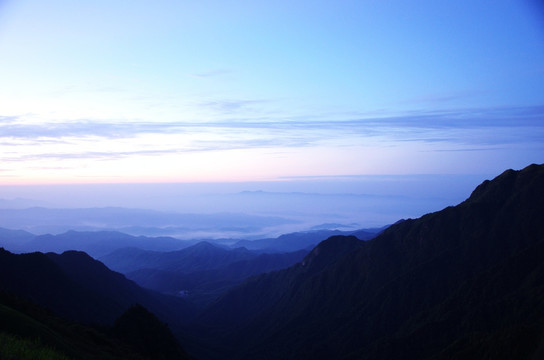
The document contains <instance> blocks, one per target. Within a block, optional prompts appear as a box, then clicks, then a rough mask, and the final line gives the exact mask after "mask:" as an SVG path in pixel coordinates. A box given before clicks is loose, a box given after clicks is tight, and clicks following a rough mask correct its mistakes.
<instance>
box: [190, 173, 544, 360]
mask: <svg viewBox="0 0 544 360" xmlns="http://www.w3.org/2000/svg"><path fill="white" fill-rule="evenodd" d="M543 330H544V166H542V165H539V166H538V165H531V166H529V167H527V168H525V169H523V170H521V171H513V170H508V171H506V172H504V173H503V174H501V175H500V176H498V177H497V178H495V179H494V180H492V181H486V182H484V183H482V184H481V185H480V186H478V187H477V188H476V189H475V190H474V192H473V193H472V195H471V196H470V198H468V199H467V200H466V201H464V202H463V203H461V204H459V205H457V206H455V207H448V208H446V209H444V210H442V211H439V212H436V213H432V214H428V215H425V216H423V217H421V218H419V219H416V220H406V221H403V222H401V223H399V224H396V225H394V226H391V227H390V228H388V229H387V230H386V231H385V232H384V233H383V234H381V235H380V236H378V237H377V238H375V239H373V240H370V241H368V242H354V239H352V238H342V237H335V238H331V239H329V240H327V241H325V242H324V243H321V244H320V245H319V246H318V247H317V248H315V249H314V250H313V251H312V252H311V253H310V254H309V255H308V256H307V257H306V258H305V259H304V260H303V261H302V262H301V263H300V264H297V265H295V266H293V267H291V268H289V269H287V270H283V271H279V272H276V273H272V274H266V275H262V276H260V277H257V278H254V279H252V280H250V281H248V282H246V283H244V284H243V285H241V286H239V287H237V288H235V289H233V290H231V291H230V292H228V293H226V294H225V295H224V296H222V297H221V298H220V299H218V301H217V302H215V303H214V304H212V305H211V306H210V307H209V308H207V309H206V310H205V311H203V312H202V313H201V315H200V316H199V318H198V319H197V320H196V321H195V322H194V327H193V330H192V331H193V334H195V345H194V349H193V351H194V352H195V353H197V354H198V355H199V356H200V357H201V358H210V359H213V358H236V359H250V358H260V359H279V358H281V359H310V358H311V359H329V358H336V359H394V358H399V359H400V358H402V359H452V358H455V359H474V358H489V359H513V358H516V359H537V358H541V356H542V355H543V354H544V352H543V351H544V332H543ZM198 339H207V340H206V342H201V343H200V346H199V343H198Z"/></svg>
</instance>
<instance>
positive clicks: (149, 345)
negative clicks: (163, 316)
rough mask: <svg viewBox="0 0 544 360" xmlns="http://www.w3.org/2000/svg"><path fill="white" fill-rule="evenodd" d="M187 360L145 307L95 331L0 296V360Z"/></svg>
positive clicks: (165, 328)
mask: <svg viewBox="0 0 544 360" xmlns="http://www.w3.org/2000/svg"><path fill="white" fill-rule="evenodd" d="M188 358H189V356H188V355H187V354H186V353H185V352H184V350H183V349H182V348H181V347H180V345H179V344H178V343H177V341H176V340H175V339H174V337H173V335H172V333H171V332H170V330H169V329H168V327H167V326H166V325H165V324H164V323H162V322H160V321H159V320H158V319H157V318H156V317H155V316H154V315H153V314H151V313H149V312H148V311H147V310H146V309H144V308H143V307H141V306H134V307H131V308H130V309H129V310H127V311H126V312H125V313H123V314H122V315H121V316H120V317H119V318H118V319H117V321H116V322H115V325H114V326H112V327H107V326H100V327H91V326H89V325H84V324H79V323H75V322H72V321H68V320H66V319H63V318H60V317H58V316H56V315H55V314H53V313H51V312H50V311H47V310H45V309H43V308H41V307H39V306H37V305H35V304H33V303H30V302H28V301H25V300H23V299H21V298H18V297H15V296H13V295H9V294H6V293H2V292H0V359H20V360H26V359H28V360H34V359H89V360H91V359H93V360H94V359H105V360H106V359H110V360H117V359H118V360H120V359H135V360H136V359H142V360H143V359H172V360H173V359H180V360H181V359H188Z"/></svg>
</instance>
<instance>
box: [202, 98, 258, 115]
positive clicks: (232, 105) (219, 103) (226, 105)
mask: <svg viewBox="0 0 544 360" xmlns="http://www.w3.org/2000/svg"><path fill="white" fill-rule="evenodd" d="M264 102H267V101H266V100H213V101H206V102H203V103H201V104H200V106H201V107H204V108H207V109H211V110H215V111H218V112H222V113H232V112H234V111H237V110H241V109H247V108H248V107H251V106H252V105H257V104H262V103H264Z"/></svg>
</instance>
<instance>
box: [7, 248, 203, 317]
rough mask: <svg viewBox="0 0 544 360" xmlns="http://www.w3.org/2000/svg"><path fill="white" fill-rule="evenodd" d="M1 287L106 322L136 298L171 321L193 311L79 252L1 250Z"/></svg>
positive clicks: (182, 302) (68, 314) (63, 312)
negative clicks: (20, 252) (144, 287)
mask: <svg viewBox="0 0 544 360" xmlns="http://www.w3.org/2000/svg"><path fill="white" fill-rule="evenodd" d="M0 290H2V291H6V292H9V293H13V294H16V295H17V296H20V297H23V298H25V299H29V300H31V301H33V302H35V303H36V304H39V305H41V306H44V307H46V308H48V309H50V310H52V311H54V312H55V313H57V314H60V315H62V316H64V317H66V318H69V319H73V320H76V321H81V322H85V323H102V324H111V323H113V321H114V320H115V319H116V318H117V317H118V316H119V315H120V314H121V313H122V312H123V311H125V310H126V309H127V308H128V307H129V306H130V305H132V304H135V303H139V304H141V305H143V306H145V307H146V308H148V309H149V310H151V311H152V312H153V313H155V314H156V315H157V316H159V317H160V318H161V319H162V320H163V321H168V322H170V323H172V324H174V325H175V324H179V323H180V322H182V321H186V320H187V319H189V318H190V317H191V316H192V314H193V313H194V308H193V307H192V306H191V305H190V304H189V303H187V302H186V301H185V300H183V299H179V298H175V297H169V296H166V295H162V294H158V293H154V292H152V291H149V290H145V289H142V288H140V287H139V286H138V285H136V284H135V283H134V282H132V281H130V280H128V279H126V278H125V276H124V275H122V274H119V273H116V272H113V271H111V270H109V269H108V268H107V267H106V266H104V264H102V263H101V262H99V261H97V260H94V259H93V258H91V257H90V256H89V255H87V254H85V253H83V252H78V251H68V252H65V253H63V254H61V255H59V254H54V253H48V254H43V253H39V252H35V253H29V254H20V255H17V254H12V253H10V252H8V251H6V250H4V249H0Z"/></svg>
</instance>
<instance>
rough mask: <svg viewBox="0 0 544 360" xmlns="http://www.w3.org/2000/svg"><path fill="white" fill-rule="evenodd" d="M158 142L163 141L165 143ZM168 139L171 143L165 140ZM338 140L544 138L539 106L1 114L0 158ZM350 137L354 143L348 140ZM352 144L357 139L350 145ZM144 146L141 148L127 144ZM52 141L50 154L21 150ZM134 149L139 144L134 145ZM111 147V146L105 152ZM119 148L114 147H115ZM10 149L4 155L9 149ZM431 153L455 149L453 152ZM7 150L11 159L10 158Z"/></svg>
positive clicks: (479, 146)
mask: <svg viewBox="0 0 544 360" xmlns="http://www.w3.org/2000/svg"><path fill="white" fill-rule="evenodd" d="M258 102H259V101H254V100H252V101H224V102H219V101H216V102H210V103H208V104H205V105H206V106H210V107H217V108H219V109H223V110H224V111H226V112H228V111H229V109H239V108H241V107H245V106H251V105H254V104H257V103H258ZM165 137H168V139H170V140H169V141H170V142H168V143H164V139H165ZM172 139H173V140H172ZM344 139H351V140H352V141H359V142H364V141H367V140H369V139H375V140H376V141H378V140H379V141H382V143H383V146H385V145H386V144H387V143H391V142H424V143H441V142H443V143H445V142H449V143H456V144H459V145H461V146H463V151H484V150H485V149H495V148H496V147H500V146H502V145H504V144H513V143H523V142H527V141H531V142H542V141H543V139H544V106H533V107H515V108H488V109H468V110H452V111H441V112H424V111H421V112H412V113H408V114H404V115H401V116H389V117H386V116H382V117H367V118H347V119H345V118H344V119H335V118H333V117H330V118H329V119H328V120H327V118H324V117H321V118H320V117H315V118H314V117H311V116H306V117H283V118H282V117H271V116H270V117H266V116H261V117H254V118H251V117H246V118H236V117H234V116H231V117H230V118H221V119H219V120H209V121H202V122H198V121H184V122H151V121H150V122H142V121H138V122H123V121H110V122H106V121H94V120H92V119H80V120H75V121H71V122H70V121H68V122H49V123H48V122H41V123H40V122H37V121H36V120H35V119H34V118H31V119H26V117H25V116H3V117H2V116H0V146H2V147H4V151H3V153H2V156H1V158H2V161H21V160H31V159H37V158H40V159H85V158H92V159H110V158H122V157H133V156H154V155H163V154H175V153H183V152H195V151H201V152H205V151H217V150H231V149H253V148H273V147H276V148H278V147H291V148H294V147H306V146H315V145H319V144H321V143H322V142H329V143H330V142H331V141H332V142H333V143H334V142H336V144H337V146H341V145H342V141H343V140H344ZM354 139H355V140H354ZM357 139H359V140H357ZM120 140H127V141H132V143H131V144H132V146H130V147H129V148H127V149H123V150H122V151H82V150H81V147H80V144H81V142H83V141H85V142H86V145H87V146H86V147H84V148H86V149H88V148H89V144H91V145H90V146H91V147H92V144H93V143H96V144H98V143H99V142H105V143H114V142H117V141H120ZM138 141H140V142H143V149H142V148H140V149H138V148H137V147H136V146H135V145H134V144H135V143H136V142H138ZM21 144H22V145H25V146H27V147H29V146H30V147H32V146H33V145H42V146H45V145H48V144H59V145H62V146H63V147H62V148H61V149H60V151H59V149H57V150H56V151H46V150H41V148H39V147H36V146H34V147H32V151H26V152H25V151H22V150H19V149H18V148H17V147H18V146H20V145H21ZM138 144H139V143H138ZM111 148H113V146H112V147H111ZM116 148H118V147H116ZM9 149H11V150H10V151H6V150H9ZM448 149H450V148H445V149H442V150H436V151H459V149H457V148H456V147H453V148H451V149H453V150H448ZM10 153H11V155H10Z"/></svg>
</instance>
